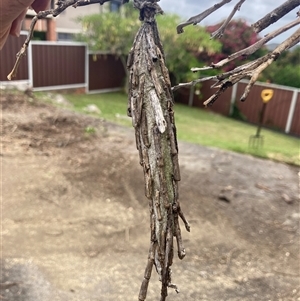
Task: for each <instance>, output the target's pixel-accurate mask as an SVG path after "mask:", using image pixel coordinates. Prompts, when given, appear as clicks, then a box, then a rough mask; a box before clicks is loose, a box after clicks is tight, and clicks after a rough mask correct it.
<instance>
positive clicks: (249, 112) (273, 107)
mask: <svg viewBox="0 0 300 301" xmlns="http://www.w3.org/2000/svg"><path fill="white" fill-rule="evenodd" d="M246 85H247V84H246V83H239V85H238V88H237V99H239V98H240V97H241V95H242V94H243V93H244V90H245V87H246ZM268 88H269V87H268V86H267V85H266V86H263V85H254V86H253V88H252V89H251V91H250V93H249V96H248V98H247V99H246V101H245V102H240V101H237V102H236V104H237V107H238V108H239V110H240V112H241V113H242V114H243V115H244V116H245V117H246V120H247V121H248V122H250V123H255V124H257V123H259V116H260V113H261V110H262V106H263V101H262V98H261V92H262V90H264V89H268ZM270 88H271V87H270ZM272 90H273V91H274V94H273V97H272V99H271V100H270V101H269V102H268V103H267V106H266V111H265V116H264V120H263V125H264V126H266V127H269V128H272V129H276V130H280V131H284V130H285V127H286V122H287V118H288V114H289V109H290V105H291V99H292V95H293V91H290V90H283V89H279V88H274V87H272Z"/></svg>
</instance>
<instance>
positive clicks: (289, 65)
mask: <svg viewBox="0 0 300 301" xmlns="http://www.w3.org/2000/svg"><path fill="white" fill-rule="evenodd" d="M299 63H300V46H298V47H295V48H294V49H293V50H290V51H286V52H284V53H283V54H282V55H281V56H280V57H279V58H278V59H277V61H275V62H274V63H272V64H271V65H270V66H269V67H268V68H267V69H266V70H264V72H263V73H262V75H261V77H260V80H261V81H271V82H272V83H275V84H279V85H284V86H290V87H296V88H300V68H299Z"/></svg>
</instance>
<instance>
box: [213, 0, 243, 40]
mask: <svg viewBox="0 0 300 301" xmlns="http://www.w3.org/2000/svg"><path fill="white" fill-rule="evenodd" d="M245 1H246V0H240V1H239V2H238V3H237V4H236V5H235V6H234V8H233V10H232V12H231V13H230V15H229V16H228V18H227V19H226V20H225V22H224V23H223V24H222V26H221V27H220V28H219V29H218V30H216V31H215V32H213V33H212V34H211V37H212V38H215V37H217V38H221V37H222V36H223V34H224V30H225V29H226V27H227V25H228V23H229V22H230V20H231V19H232V18H233V16H234V15H235V13H236V12H237V11H238V10H240V9H241V6H242V4H243V3H244V2H245Z"/></svg>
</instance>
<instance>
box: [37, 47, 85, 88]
mask: <svg viewBox="0 0 300 301" xmlns="http://www.w3.org/2000/svg"><path fill="white" fill-rule="evenodd" d="M85 51H86V46H79V45H76V46H72V45H65V44H61V45H60V44H57V43H43V44H42V43H38V44H35V43H33V45H32V71H33V87H34V88H39V87H53V86H66V85H74V84H84V83H85Z"/></svg>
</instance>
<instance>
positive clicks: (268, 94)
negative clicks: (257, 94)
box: [261, 89, 274, 103]
mask: <svg viewBox="0 0 300 301" xmlns="http://www.w3.org/2000/svg"><path fill="white" fill-rule="evenodd" d="M273 94H274V91H273V90H272V89H264V90H262V91H261V98H262V100H263V102H265V103H266V102H268V101H269V100H270V99H271V98H272V97H273Z"/></svg>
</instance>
